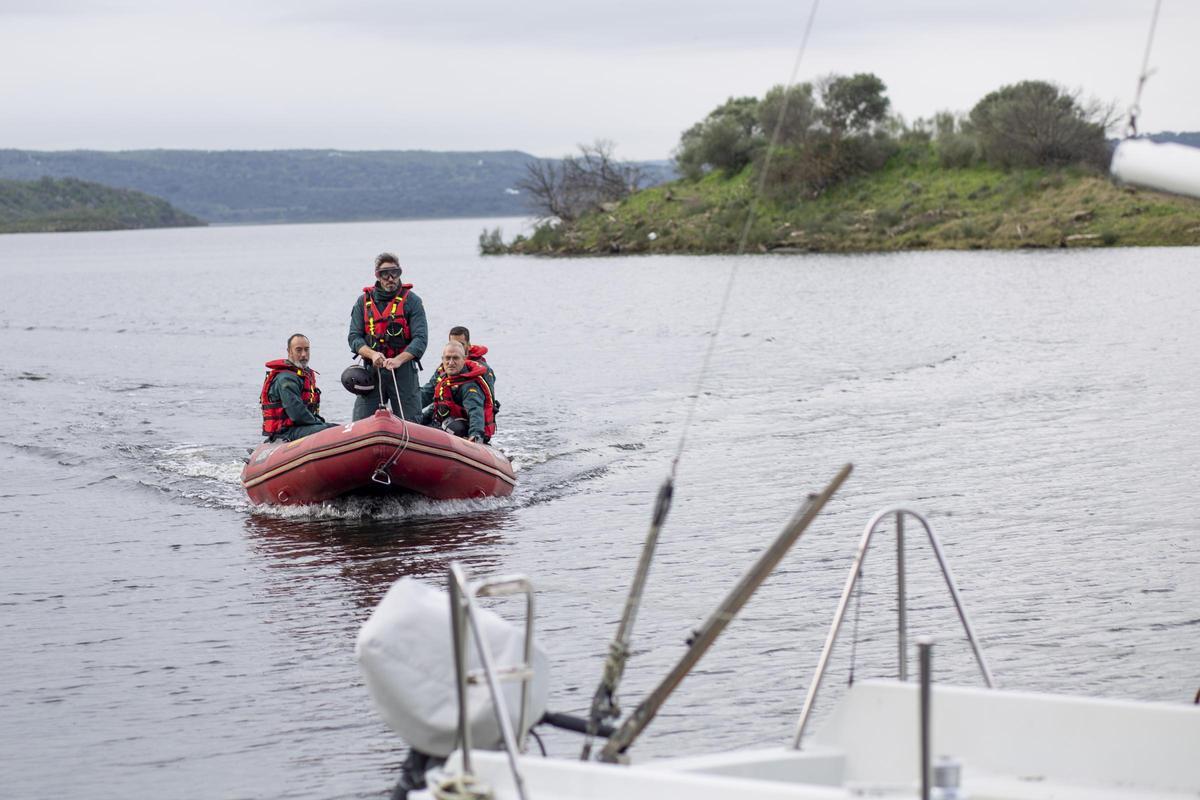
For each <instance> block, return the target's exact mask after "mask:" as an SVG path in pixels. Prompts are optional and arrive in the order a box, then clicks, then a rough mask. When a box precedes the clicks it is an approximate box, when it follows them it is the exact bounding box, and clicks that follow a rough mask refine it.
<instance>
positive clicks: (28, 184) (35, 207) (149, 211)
mask: <svg viewBox="0 0 1200 800" xmlns="http://www.w3.org/2000/svg"><path fill="white" fill-rule="evenodd" d="M203 224H204V223H203V222H201V221H200V220H198V219H196V218H195V217H193V216H191V215H190V214H185V213H184V212H182V211H180V210H179V209H177V208H175V207H173V206H172V205H171V204H170V203H168V202H167V201H165V200H163V199H161V198H158V197H151V196H149V195H147V194H143V193H142V192H136V191H133V190H131V189H113V188H111V187H108V186H101V185H99V184H96V183H89V182H87V181H80V180H75V179H73V178H64V179H62V180H54V179H52V178H42V179H41V180H37V181H10V180H0V233H25V232H39V231H108V230H121V229H125V228H178V227H186V226H193V225H203Z"/></svg>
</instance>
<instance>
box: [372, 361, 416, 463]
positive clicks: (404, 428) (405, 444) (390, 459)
mask: <svg viewBox="0 0 1200 800" xmlns="http://www.w3.org/2000/svg"><path fill="white" fill-rule="evenodd" d="M388 372H390V373H391V374H392V386H393V387H394V388H395V390H396V405H397V406H399V407H400V421H401V423H402V424H401V426H400V429H401V430H402V431H404V439H403V441H401V442H400V444H399V445H397V446H396V451H395V452H394V453H392V454H391V456H389V457H388V460H387V461H384V462H383V463H382V464H380V465H379V466H378V467H376V468H375V471H374V472H372V473H371V480H372V481H374V482H375V483H378V484H382V485H384V486H391V485H392V476H391V475H390V474H388V470H389V469H391V468H392V465H393V464H395V463H396V459H398V458H399V457H400V456H401V454H403V453H404V451H405V450H407V449H408V445H409V442H411V441H412V437H411V436H410V435H409V433H408V420H407V419H405V417H404V404H403V403H401V402H400V384H399V383H398V382H397V381H396V370H394V369H389V370H388ZM377 383H378V384H379V406H380V408H387V406H386V405H385V404H384V401H383V381H382V380H380V381H377Z"/></svg>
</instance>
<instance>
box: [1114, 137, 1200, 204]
mask: <svg viewBox="0 0 1200 800" xmlns="http://www.w3.org/2000/svg"><path fill="white" fill-rule="evenodd" d="M1111 170H1112V174H1113V177H1114V178H1116V179H1117V180H1119V181H1121V182H1122V183H1132V184H1135V185H1137V186H1145V187H1147V188H1149V189H1158V190H1159V191H1163V192H1170V193H1172V194H1182V195H1186V196H1188V197H1200V147H1188V146H1187V145H1183V144H1174V143H1173V142H1152V141H1150V140H1149V139H1126V140H1124V141H1123V142H1121V143H1120V144H1119V145H1117V149H1116V151H1115V152H1114V153H1113V157H1112V167H1111Z"/></svg>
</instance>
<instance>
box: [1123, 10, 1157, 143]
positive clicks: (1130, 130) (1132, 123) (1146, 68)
mask: <svg viewBox="0 0 1200 800" xmlns="http://www.w3.org/2000/svg"><path fill="white" fill-rule="evenodd" d="M1160 8H1162V0H1155V3H1154V14H1153V15H1152V16H1151V17H1150V33H1149V34H1148V35H1147V36H1146V52H1145V54H1144V55H1143V56H1142V71H1141V73H1139V74H1138V82H1137V92H1136V93H1135V94H1134V96H1133V105H1131V106H1130V107H1129V124H1128V125H1126V126H1125V138H1127V139H1132V138H1133V137H1135V136H1137V118H1138V114H1140V113H1142V89H1144V88H1145V86H1146V81H1148V80H1149V79H1150V76H1151V75H1153V74H1154V70H1152V69H1150V48H1151V47H1152V46H1153V44H1154V30H1155V28H1157V27H1158V10H1159V9H1160Z"/></svg>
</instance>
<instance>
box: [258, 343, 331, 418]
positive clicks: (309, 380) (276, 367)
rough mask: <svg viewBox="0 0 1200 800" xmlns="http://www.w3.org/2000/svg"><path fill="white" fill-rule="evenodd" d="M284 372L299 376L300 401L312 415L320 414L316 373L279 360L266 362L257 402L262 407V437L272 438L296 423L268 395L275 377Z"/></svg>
mask: <svg viewBox="0 0 1200 800" xmlns="http://www.w3.org/2000/svg"><path fill="white" fill-rule="evenodd" d="M284 372H294V373H295V374H297V375H299V376H300V379H301V380H302V381H303V382H304V386H303V387H301V389H300V400H301V401H302V402H303V403H304V405H305V406H306V407H307V408H308V410H309V411H311V412H312V413H313V415H314V416H315V415H317V414H320V413H321V390H320V389H318V388H317V373H316V372H315V371H314V370H311V369H308V368H306V367H297V366H296V365H295V364H293V363H292V362H290V361H287V360H285V359H282V358H279V359H276V360H275V361H268V362H267V377H266V378H264V379H263V386H262V394H261V395H260V396H259V398H258V401H259V404H260V405H261V406H262V418H263V427H262V433H263V436H274V435H275V434H277V433H279V432H280V431H282V430H285V429H287V428H291V427H293V426H294V425H295V424H296V423H294V422H292V418H291V417H289V416H288V415H287V411H285V410H284V408H283V403H275V402H272V401H271V400H270V399H269V397H268V394H269V393H270V391H271V383H272V382H274V380H275V377H276V376H277V375H280V374H282V373H284Z"/></svg>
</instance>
